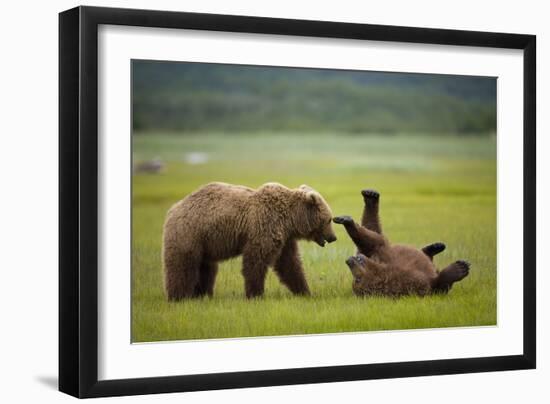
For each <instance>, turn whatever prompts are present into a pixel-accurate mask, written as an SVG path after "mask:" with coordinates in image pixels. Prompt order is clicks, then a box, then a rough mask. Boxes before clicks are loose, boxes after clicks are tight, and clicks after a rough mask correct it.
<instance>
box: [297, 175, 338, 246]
mask: <svg viewBox="0 0 550 404" xmlns="http://www.w3.org/2000/svg"><path fill="white" fill-rule="evenodd" d="M298 192H299V193H300V198H301V200H302V202H303V207H304V209H301V212H300V215H301V216H302V217H300V218H299V220H298V221H299V222H300V223H301V226H300V227H301V229H300V233H301V234H300V235H301V236H302V237H303V238H305V239H306V240H310V241H315V242H316V243H317V244H319V245H320V246H321V247H324V246H325V242H328V243H332V242H333V241H336V235H335V234H334V230H333V229H332V212H331V210H330V207H329V206H328V204H327V202H326V201H325V200H324V199H323V197H322V196H321V194H320V193H319V192H317V191H315V190H314V189H313V188H311V187H309V186H307V185H301V186H300V187H299V188H298Z"/></svg>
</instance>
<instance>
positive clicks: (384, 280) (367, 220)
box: [334, 190, 470, 297]
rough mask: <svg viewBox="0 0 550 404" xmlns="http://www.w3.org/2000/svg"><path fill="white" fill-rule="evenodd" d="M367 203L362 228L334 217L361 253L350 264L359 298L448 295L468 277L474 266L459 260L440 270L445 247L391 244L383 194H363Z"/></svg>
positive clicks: (441, 244)
mask: <svg viewBox="0 0 550 404" xmlns="http://www.w3.org/2000/svg"><path fill="white" fill-rule="evenodd" d="M361 194H362V195H363V200H364V203H365V206H364V209H363V217H362V219H361V225H359V224H357V223H355V221H354V220H353V219H352V218H351V217H349V216H339V217H335V218H334V222H335V223H338V224H343V225H344V227H345V229H346V231H347V233H348V234H349V236H350V237H351V239H352V240H353V242H354V243H355V245H356V246H357V249H358V252H359V254H357V255H356V256H352V257H349V258H348V259H347V260H346V264H347V265H348V266H349V268H350V270H351V272H352V274H353V277H354V282H353V291H354V293H355V294H356V295H358V296H364V295H386V296H395V297H397V296H402V295H408V294H417V295H421V296H423V295H426V294H429V293H447V292H448V291H449V290H450V289H451V287H452V285H453V283H455V282H458V281H460V280H462V279H464V278H465V277H466V276H467V275H468V271H469V269H470V264H469V263H468V262H466V261H456V262H454V263H452V264H451V265H449V266H448V267H446V268H444V269H443V270H441V271H438V270H437V268H436V267H435V265H434V263H433V257H434V256H435V255H436V254H439V253H440V252H442V251H443V250H444V249H445V244H443V243H434V244H430V245H428V246H426V247H424V248H422V249H421V250H417V249H416V248H413V247H410V246H406V245H399V244H390V242H389V241H388V240H387V239H386V237H384V235H383V234H382V225H381V224H380V218H379V215H378V206H379V199H380V194H379V193H378V192H376V191H373V190H363V191H362V192H361Z"/></svg>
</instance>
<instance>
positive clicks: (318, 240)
mask: <svg viewBox="0 0 550 404" xmlns="http://www.w3.org/2000/svg"><path fill="white" fill-rule="evenodd" d="M313 241H315V242H316V243H317V244H319V245H320V246H321V247H324V246H325V244H326V242H325V238H324V237H323V236H322V235H316V236H315V237H313Z"/></svg>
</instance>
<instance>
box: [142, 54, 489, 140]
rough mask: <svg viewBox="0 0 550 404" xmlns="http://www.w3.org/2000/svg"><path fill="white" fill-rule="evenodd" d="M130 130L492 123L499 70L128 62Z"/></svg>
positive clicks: (378, 129) (363, 129) (389, 129)
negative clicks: (456, 72) (471, 72)
mask: <svg viewBox="0 0 550 404" xmlns="http://www.w3.org/2000/svg"><path fill="white" fill-rule="evenodd" d="M132 117H133V127H134V129H135V130H136V131H181V132H186V131H189V132H196V131H227V132H232V131H259V130H260V131H340V132H352V133H368V132H374V133H396V132H419V133H455V134H486V133H490V132H494V131H496V79H495V78H488V77H472V76H451V75H428V74H405V73H382V72H359V71H342V70H325V69H299V68H280V67H263V66H241V65H222V64H204V63H176V62H155V61H133V62H132Z"/></svg>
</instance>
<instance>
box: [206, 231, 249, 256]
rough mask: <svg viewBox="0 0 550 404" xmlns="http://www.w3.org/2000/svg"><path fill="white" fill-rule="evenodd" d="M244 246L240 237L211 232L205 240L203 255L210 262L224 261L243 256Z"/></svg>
mask: <svg viewBox="0 0 550 404" xmlns="http://www.w3.org/2000/svg"><path fill="white" fill-rule="evenodd" d="M243 245H244V242H243V237H241V236H240V235H237V234H231V235H229V234H223V233H217V232H210V233H209V234H207V235H206V236H205V238H204V242H203V253H204V256H205V258H207V259H209V260H212V261H223V260H227V259H230V258H234V257H237V256H239V255H241V254H242V252H243Z"/></svg>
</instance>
